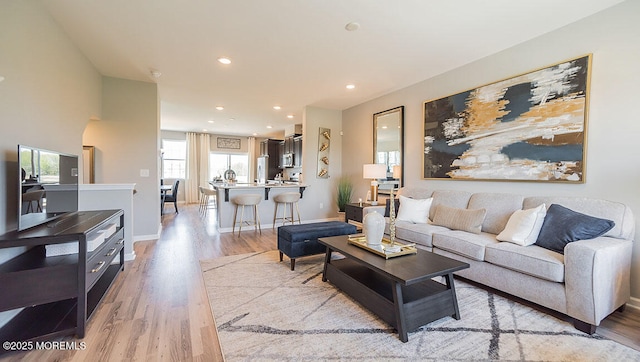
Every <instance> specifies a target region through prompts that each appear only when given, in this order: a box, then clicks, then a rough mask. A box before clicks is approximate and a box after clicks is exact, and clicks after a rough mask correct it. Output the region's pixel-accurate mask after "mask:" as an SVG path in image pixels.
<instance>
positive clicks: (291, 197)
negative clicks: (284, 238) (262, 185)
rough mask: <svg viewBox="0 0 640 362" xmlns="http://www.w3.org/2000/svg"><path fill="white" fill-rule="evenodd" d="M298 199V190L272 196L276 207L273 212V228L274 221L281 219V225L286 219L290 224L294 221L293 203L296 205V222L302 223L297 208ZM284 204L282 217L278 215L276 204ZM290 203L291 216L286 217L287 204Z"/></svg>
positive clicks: (274, 225)
mask: <svg viewBox="0 0 640 362" xmlns="http://www.w3.org/2000/svg"><path fill="white" fill-rule="evenodd" d="M299 200H300V193H299V192H283V193H281V194H278V195H276V196H274V197H273V201H274V202H275V203H276V209H275V212H274V213H273V228H275V227H276V221H277V220H282V225H284V224H286V223H287V221H289V222H291V224H294V223H295V221H296V220H295V215H294V214H293V204H295V205H296V212H297V213H298V224H302V222H301V221H300V209H299V208H298V201H299ZM280 204H284V205H283V206H284V212H283V214H282V217H278V205H280ZM289 205H291V217H287V206H289Z"/></svg>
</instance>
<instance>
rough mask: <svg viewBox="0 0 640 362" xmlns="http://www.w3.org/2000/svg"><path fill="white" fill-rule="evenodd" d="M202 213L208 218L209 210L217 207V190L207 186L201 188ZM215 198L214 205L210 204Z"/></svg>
mask: <svg viewBox="0 0 640 362" xmlns="http://www.w3.org/2000/svg"><path fill="white" fill-rule="evenodd" d="M199 189H200V213H202V215H203V216H207V211H208V210H209V209H215V208H216V207H217V206H216V197H217V195H216V190H212V189H211V188H209V187H206V186H200V187H199ZM212 197H213V205H211V204H210V202H211V198H212Z"/></svg>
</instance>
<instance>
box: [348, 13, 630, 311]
mask: <svg viewBox="0 0 640 362" xmlns="http://www.w3.org/2000/svg"><path fill="white" fill-rule="evenodd" d="M638 14H640V1H626V2H624V3H622V4H620V5H618V6H615V7H613V8H610V9H608V10H605V11H603V12H601V13H598V14H595V15H593V16H591V17H588V18H586V19H583V20H581V21H579V22H576V23H573V24H570V25H568V26H566V27H564V28H561V29H559V30H557V31H554V32H551V33H548V34H546V35H544V36H541V37H538V38H536V39H533V40H531V41H528V42H525V43H523V44H520V45H518V46H515V47H513V48H510V49H506V50H504V51H502V52H500V53H497V54H495V55H492V56H489V57H486V58H484V59H481V60H479V61H476V62H473V63H471V64H468V65H466V66H464V67H460V68H458V69H455V70H452V71H450V72H447V73H445V74H442V75H440V76H437V77H434V78H431V79H428V80H425V81H422V82H420V83H417V84H415V85H413V86H411V87H408V88H405V89H402V90H399V91H397V92H394V93H391V94H389V95H386V96H383V97H380V98H378V99H375V100H372V101H370V102H367V103H364V104H361V105H358V106H356V107H353V108H350V109H348V110H345V111H344V112H343V126H344V132H345V135H344V138H343V140H344V141H343V155H342V161H343V170H344V171H345V172H346V173H349V172H350V171H349V170H355V171H354V172H353V174H356V176H357V175H360V177H361V173H362V171H361V170H360V169H361V167H362V164H363V163H368V162H369V161H370V159H371V157H372V152H373V150H372V146H371V142H372V141H371V139H372V123H373V121H372V115H373V113H376V112H380V111H383V110H385V109H389V108H392V107H396V106H400V105H404V106H405V178H406V180H405V185H406V186H425V187H426V186H428V187H430V188H448V189H463V190H471V191H487V192H511V193H522V194H526V195H576V196H585V197H594V198H603V199H608V200H613V201H620V202H624V203H626V204H628V205H630V207H631V208H632V210H633V211H634V213H635V215H636V220H640V193H639V192H638V185H639V184H640V167H638V160H637V156H636V155H637V154H638V151H637V145H638V142H639V140H640V120H639V118H640V116H639V115H638V112H637V111H636V110H635V105H636V104H637V103H638V95H639V94H640V93H639V92H638V85H639V84H640V71H638V66H639V65H640V41H638V39H640V22H638ZM506 31H507V30H506ZM588 53H593V63H592V72H591V92H590V106H589V121H588V131H587V137H588V142H587V154H586V183H585V184H580V185H566V184H556V183H534V182H473V181H452V180H448V181H446V180H445V181H434V180H423V179H422V149H423V137H424V130H423V114H422V106H423V103H424V102H425V101H427V100H432V99H437V98H441V97H444V96H448V95H451V94H456V93H459V92H462V91H465V90H468V89H472V88H475V87H478V86H481V85H484V84H488V83H492V82H495V81H497V80H501V79H505V78H510V77H512V76H515V75H518V74H521V73H526V72H528V71H531V70H534V69H538V68H541V67H544V66H547V65H551V64H555V63H557V62H560V61H563V60H568V59H572V58H577V57H579V56H582V55H585V54H588ZM366 189H367V181H365V180H361V181H359V182H358V186H357V191H356V194H363V193H366ZM356 197H357V195H356ZM636 223H637V225H636V230H637V233H636V235H638V232H640V223H638V221H636ZM631 283H632V291H631V294H632V296H633V297H634V298H640V243H639V242H636V243H635V245H634V253H633V264H632V280H631Z"/></svg>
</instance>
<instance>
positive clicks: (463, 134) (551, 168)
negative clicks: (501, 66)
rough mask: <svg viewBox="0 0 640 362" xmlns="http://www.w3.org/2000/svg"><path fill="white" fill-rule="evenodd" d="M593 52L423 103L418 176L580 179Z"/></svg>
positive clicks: (534, 179)
mask: <svg viewBox="0 0 640 362" xmlns="http://www.w3.org/2000/svg"><path fill="white" fill-rule="evenodd" d="M590 65H591V55H590V54H589V55H586V56H583V57H581V58H577V59H573V60H569V61H565V62H562V63H559V64H555V65H552V66H549V67H546V68H543V69H539V70H536V71H532V72H530V73H527V74H523V75H520V76H516V77H513V78H510V79H506V80H502V81H499V82H496V83H492V84H488V85H485V86H481V87H478V88H475V89H471V90H468V91H466V92H462V93H458V94H454V95H452V96H448V97H444V98H440V99H436V100H432V101H427V102H425V103H424V158H423V177H424V178H426V179H454V180H505V181H507V180H508V181H510V180H520V181H548V182H566V183H584V181H585V164H584V161H585V147H586V145H585V139H586V137H585V133H586V122H587V106H588V88H589V69H590Z"/></svg>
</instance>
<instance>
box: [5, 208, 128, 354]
mask: <svg viewBox="0 0 640 362" xmlns="http://www.w3.org/2000/svg"><path fill="white" fill-rule="evenodd" d="M113 225H115V228H114V226H113ZM106 230H111V231H114V230H115V232H114V233H113V234H111V235H104V236H105V237H104V241H103V242H102V243H101V244H100V245H98V246H97V247H95V249H94V250H93V251H88V250H87V248H88V246H87V242H88V241H89V240H94V239H96V237H98V240H101V239H100V236H101V235H103V234H106V233H107V232H108V231H106ZM101 233H102V234H101ZM63 243H74V244H76V245H75V246H76V247H77V250H78V252H77V253H72V254H66V255H57V256H48V257H47V256H46V255H47V253H46V246H47V245H49V246H55V245H56V244H63ZM11 247H28V248H29V249H28V250H27V251H26V252H25V253H23V254H20V255H18V256H16V257H15V258H13V259H11V260H9V261H7V262H5V263H4V264H1V265H0V285H1V286H2V288H3V291H2V297H0V311H8V310H14V309H19V308H23V309H22V310H21V311H20V312H19V313H18V314H17V315H16V316H15V317H14V318H13V319H11V320H10V321H9V322H8V323H7V324H5V325H4V326H2V328H0V340H2V341H45V340H50V339H52V338H54V337H59V336H64V335H73V334H75V335H76V336H77V337H78V338H83V337H84V334H85V328H86V323H87V320H88V319H89V318H90V317H91V315H92V314H93V312H94V310H95V309H96V307H97V306H98V304H99V303H100V301H101V300H102V298H103V296H104V295H105V294H106V292H107V291H108V290H109V288H110V286H111V284H112V283H113V281H114V279H115V278H116V276H117V275H118V274H119V273H120V272H121V271H122V270H124V212H123V211H122V210H100V211H80V212H75V213H72V214H70V215H68V216H65V217H62V218H60V219H56V220H54V221H52V222H50V223H47V224H44V225H41V226H38V227H34V228H32V229H29V230H25V231H22V232H16V231H13V232H9V233H7V234H4V235H2V236H0V249H4V248H11ZM4 352H7V351H6V350H5V349H0V353H4Z"/></svg>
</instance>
